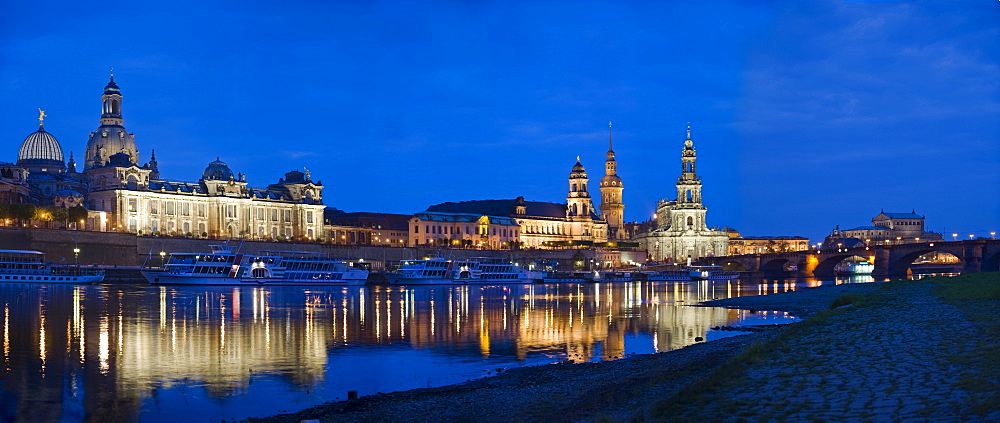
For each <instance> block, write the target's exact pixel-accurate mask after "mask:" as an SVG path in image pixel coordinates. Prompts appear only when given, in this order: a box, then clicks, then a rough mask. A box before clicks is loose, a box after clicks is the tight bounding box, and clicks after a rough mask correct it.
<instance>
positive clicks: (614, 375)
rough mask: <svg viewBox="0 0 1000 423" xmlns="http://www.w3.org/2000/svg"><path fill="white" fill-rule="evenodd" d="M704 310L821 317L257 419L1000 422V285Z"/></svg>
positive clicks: (786, 296)
mask: <svg viewBox="0 0 1000 423" xmlns="http://www.w3.org/2000/svg"><path fill="white" fill-rule="evenodd" d="M705 305H713V306H719V305H722V306H729V307H738V308H744V309H757V310H785V311H793V312H796V313H800V314H802V315H808V316H809V318H807V319H806V320H804V321H802V322H799V323H793V324H791V325H788V326H786V327H783V328H779V329H775V330H770V331H764V332H756V333H751V334H747V335H740V336H736V337H731V338H723V339H720V340H716V341H711V342H703V343H698V344H695V345H692V346H689V347H687V348H683V349H680V350H676V351H671V352H665V353H659V354H646V355H636V356H632V357H627V358H625V359H622V360H618V361H610V362H601V363H583V364H554V365H548V366H538V367H528V368H518V369H513V370H510V371H508V372H504V373H502V374H500V375H499V376H494V377H489V378H485V379H479V380H474V381H470V382H467V383H464V384H459V385H452V386H446V387H441V388H427V389H416V390H411V391H405V392H397V393H390V394H380V395H371V396H365V397H360V398H358V399H355V400H350V401H341V402H333V403H328V404H326V405H322V406H319V407H314V408H311V409H307V410H304V411H301V412H298V413H294V414H284V415H278V416H273V417H268V418H262V419H249V420H248V421H264V422H299V421H302V420H311V419H317V420H320V421H499V422H506V421H510V422H512V421H604V420H637V421H644V420H668V421H765V420H767V421H770V420H788V421H809V420H820V421H868V420H871V421H997V420H1000V369H998V368H997V367H996V366H995V365H994V364H995V363H996V361H997V360H998V359H1000V346H998V344H997V342H996V341H995V339H996V333H997V332H998V331H1000V316H998V315H997V314H996V313H995V310H996V307H997V306H1000V273H995V272H994V273H983V274H972V275H962V276H958V277H954V278H940V277H939V278H929V279H924V280H920V281H894V282H888V283H869V284H849V285H833V286H824V287H819V288H810V289H806V290H802V291H796V292H789V293H782V294H773V295H766V296H757V297H741V298H733V299H727V300H717V301H712V302H709V303H706V304H705ZM831 306H834V308H832V309H831Z"/></svg>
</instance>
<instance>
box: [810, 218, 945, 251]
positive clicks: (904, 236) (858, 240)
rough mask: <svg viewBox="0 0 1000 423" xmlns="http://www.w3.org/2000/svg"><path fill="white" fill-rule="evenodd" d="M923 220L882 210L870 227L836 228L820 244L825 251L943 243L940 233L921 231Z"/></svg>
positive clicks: (922, 229)
mask: <svg viewBox="0 0 1000 423" xmlns="http://www.w3.org/2000/svg"><path fill="white" fill-rule="evenodd" d="M925 220H926V218H925V217H924V216H922V215H919V214H917V211H916V210H911V211H910V212H909V213H905V212H903V213H894V212H886V211H885V210H882V211H880V212H879V214H878V215H877V216H875V217H873V218H872V224H871V225H869V226H858V227H855V228H851V229H845V230H841V229H840V226H837V227H836V228H835V229H834V230H833V232H831V233H830V235H828V236H827V237H826V239H825V240H824V241H823V245H824V246H825V247H827V248H834V247H838V244H839V246H844V247H853V246H856V245H885V244H896V243H912V242H926V241H942V240H943V239H944V237H943V236H942V235H941V234H940V233H936V232H928V231H926V230H925V229H924V221H925Z"/></svg>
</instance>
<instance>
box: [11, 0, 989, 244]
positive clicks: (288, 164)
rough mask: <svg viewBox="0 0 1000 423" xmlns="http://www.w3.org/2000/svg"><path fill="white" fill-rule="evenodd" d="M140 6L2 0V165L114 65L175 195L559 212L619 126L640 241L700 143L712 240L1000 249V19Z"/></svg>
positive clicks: (76, 131) (609, 8) (70, 125)
mask: <svg viewBox="0 0 1000 423" xmlns="http://www.w3.org/2000/svg"><path fill="white" fill-rule="evenodd" d="M136 3H141V2H121V3H115V2H109V3H102V4H100V5H96V4H93V3H88V2H60V1H54V2H11V1H5V2H2V3H0V5H2V7H0V9H3V13H0V90H2V93H3V95H2V97H0V115H2V116H3V119H2V120H0V136H2V137H3V138H4V139H6V140H7V141H6V142H5V143H4V145H6V146H7V147H5V148H3V149H2V150H0V160H3V161H15V160H16V159H17V150H18V147H19V146H20V143H21V142H22V141H23V140H24V138H25V137H26V136H27V135H28V134H29V133H31V132H32V131H34V130H35V128H36V117H37V111H36V108H38V107H41V108H43V109H45V110H46V112H47V114H48V118H47V119H46V128H47V130H48V131H49V132H51V133H53V134H54V135H55V136H56V137H57V138H58V139H59V141H60V142H61V144H62V146H63V149H64V151H66V153H67V155H68V152H69V151H73V152H74V154H75V156H76V157H77V158H78V159H79V157H80V156H81V155H82V151H83V148H84V146H85V144H86V140H87V136H88V134H89V133H90V131H93V130H94V129H95V128H96V127H97V126H98V119H99V116H100V95H101V90H102V88H103V87H104V84H105V83H106V82H107V77H108V69H109V68H111V67H114V68H115V80H116V81H117V82H118V84H119V86H121V88H122V92H123V94H124V96H125V99H124V103H123V112H124V116H125V127H126V128H128V129H129V131H131V132H134V133H135V134H136V143H137V144H138V147H139V149H140V159H141V161H142V162H145V161H147V160H148V159H149V152H150V150H151V149H155V150H156V156H157V159H158V161H159V163H160V169H161V172H162V174H163V176H164V177H165V178H167V179H174V180H191V181H193V180H197V179H198V178H199V177H200V175H201V171H202V170H203V169H204V168H205V165H207V164H208V162H210V161H212V160H214V159H215V157H216V156H218V157H221V158H222V160H223V161H226V162H227V163H229V165H230V167H231V168H232V169H233V170H234V171H235V172H244V173H247V175H248V180H249V182H250V184H251V185H254V186H260V187H262V186H265V185H267V184H269V183H273V182H276V181H277V179H278V178H279V177H281V176H282V175H283V173H284V172H287V171H290V170H293V169H299V170H301V169H302V168H303V167H305V168H308V169H309V170H310V171H311V172H312V175H313V178H314V179H319V180H322V182H323V183H324V185H325V187H326V188H325V190H324V198H325V203H326V204H327V205H329V206H333V207H337V208H340V209H343V210H347V211H374V212H388V213H413V212H418V211H422V210H424V208H426V207H427V206H429V205H432V204H436V203H440V202H444V201H461V200H472V199H490V198H513V197H516V196H522V195H523V196H524V197H525V198H527V199H528V200H534V201H553V202H559V201H565V196H566V191H567V183H566V177H567V176H568V173H569V170H570V167H571V166H572V165H573V163H574V162H575V158H576V156H580V157H581V159H582V162H583V164H584V165H585V166H586V167H587V170H588V171H589V173H590V176H591V179H592V181H596V180H597V179H599V178H600V176H601V175H602V174H603V161H604V153H605V151H606V150H607V137H608V133H607V129H608V128H607V123H608V121H609V120H613V121H614V122H615V124H614V137H615V151H616V152H617V155H618V163H619V165H618V169H619V174H620V175H621V177H622V178H623V180H624V183H625V187H626V188H625V193H624V195H625V203H626V209H625V214H626V218H627V219H628V220H644V219H647V218H649V217H650V216H651V214H652V212H653V211H654V210H655V206H656V201H657V200H659V199H662V198H666V197H670V198H672V197H673V196H674V195H675V193H674V183H675V181H676V178H677V176H678V173H679V170H680V165H679V154H680V149H681V147H682V143H683V139H684V129H685V125H686V124H687V123H688V122H690V123H691V125H692V131H693V138H694V140H695V146H696V147H697V149H698V156H699V161H698V165H699V168H698V170H699V173H700V174H701V176H702V179H703V182H704V184H705V187H704V198H705V203H706V205H707V206H708V207H709V214H708V221H709V224H710V225H713V226H729V227H734V228H736V229H738V230H740V231H741V232H743V233H744V234H746V235H802V236H807V237H810V238H813V239H817V238H820V237H822V236H824V235H826V234H827V233H829V231H830V229H832V228H833V227H834V226H835V225H841V226H842V227H854V226H859V225H864V224H867V223H868V222H869V220H870V219H871V218H872V217H874V216H875V215H876V214H877V213H878V212H879V211H880V210H881V209H885V210H886V211H910V210H911V209H915V210H916V211H917V212H918V213H920V214H923V215H926V216H927V225H928V228H929V229H932V230H936V231H941V232H946V233H949V234H950V233H952V232H958V233H960V234H962V236H963V237H967V236H968V234H970V233H975V234H978V235H988V232H989V231H1000V2H997V1H987V0H982V1H963V2H954V1H942V2H924V1H905V2H842V1H815V2H798V1H788V2H779V1H775V2H764V1H760V2H748V1H699V2H665V3H664V2H518V1H514V2H461V1H441V2H360V1H358V2H352V1H343V2H324V1H312V2H282V3H278V2H245V1H241V2H236V1H233V2H221V3H200V2H186V1H176V2H160V4H156V5H141V4H136ZM595 185H596V184H595ZM595 194H596V192H595Z"/></svg>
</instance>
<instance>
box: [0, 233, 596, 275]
mask: <svg viewBox="0 0 1000 423" xmlns="http://www.w3.org/2000/svg"><path fill="white" fill-rule="evenodd" d="M222 243H225V241H224V240H209V239H188V238H167V237H162V238H161V237H152V236H136V235H134V234H128V233H115V232H91V231H70V230H61V229H38V228H31V229H28V228H0V249H7V250H35V251H41V252H44V253H46V255H47V258H48V260H51V261H54V262H66V263H74V262H77V259H76V258H74V255H73V249H74V248H79V249H80V255H79V259H78V262H79V263H80V264H97V265H102V266H126V267H129V266H141V265H143V264H144V263H146V264H147V265H150V266H159V265H160V252H161V251H162V252H164V253H167V254H170V253H177V252H193V253H198V252H206V253H207V252H209V251H210V250H209V245H217V244H222ZM229 244H230V245H234V246H238V247H239V251H240V252H242V253H245V254H256V253H259V252H261V251H264V250H279V251H309V252H316V253H323V254H325V255H327V256H330V257H337V258H343V259H353V260H356V259H365V260H368V261H371V262H373V270H383V264H384V263H390V264H391V263H395V262H398V261H400V260H412V259H419V258H423V257H426V256H428V255H433V254H438V253H440V254H442V255H443V256H445V257H446V258H466V257H509V258H511V259H512V260H514V261H516V262H520V263H527V262H529V261H532V260H544V261H548V260H556V261H559V262H560V263H561V264H567V265H569V266H572V264H571V263H570V262H571V260H572V257H574V256H575V255H576V254H578V253H579V254H582V256H583V257H584V258H585V259H586V260H587V261H589V260H591V259H594V258H595V257H596V255H595V252H594V251H592V250H519V251H489V250H463V249H455V250H439V249H436V248H423V247H376V246H362V245H358V246H343V245H333V244H316V243H291V242H260V241H246V242H240V241H230V242H229Z"/></svg>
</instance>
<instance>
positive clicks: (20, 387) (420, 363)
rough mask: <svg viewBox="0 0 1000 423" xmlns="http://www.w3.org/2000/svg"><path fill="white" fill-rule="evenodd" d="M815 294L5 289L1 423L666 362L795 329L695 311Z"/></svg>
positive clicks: (294, 405)
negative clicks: (761, 330) (749, 329)
mask: <svg viewBox="0 0 1000 423" xmlns="http://www.w3.org/2000/svg"><path fill="white" fill-rule="evenodd" d="M822 283H823V282H818V281H794V280H781V281H763V282H760V281H758V282H740V281H731V282H628V283H621V282H619V283H593V284H544V285H508V286H414V287H401V286H365V287H181V286H150V285H147V284H144V283H135V284H100V285H76V286H74V285H37V284H0V305H2V307H3V311H2V313H3V315H2V323H3V370H2V372H0V420H4V421H9V420H23V421H60V420H62V421H78V420H85V419H86V420H96V421H135V420H141V421H150V422H157V421H177V420H182V419H189V420H196V421H222V420H232V419H240V418H246V417H253V416H267V415H273V414H277V413H281V412H291V411H297V410H299V409H302V408H305V407H309V406H312V405H317V404H320V403H323V402H326V401H331V400H337V399H345V398H346V396H347V392H348V391H349V390H356V391H358V393H359V394H360V395H368V394H373V393H377V392H392V391H399V390H406V389H412V388H420V387H431V386H442V385H448V384H452V383H458V382H463V381H466V380H470V379H475V378H479V377H483V376H488V375H491V374H495V372H497V371H498V370H500V369H506V368H511V367H517V366H531V365H541V364H548V363H555V362H560V361H567V360H570V361H600V360H613V359H617V358H620V357H623V356H627V355H630V354H642V353H654V352H661V351H669V350H673V349H677V348H682V347H684V346H686V345H690V344H691V343H694V342H696V339H698V338H704V339H707V340H712V339H716V338H720V337H723V336H731V335H733V334H735V332H732V331H720V330H712V329H711V328H713V327H716V326H738V325H754V324H778V323H788V322H791V321H794V318H793V317H791V316H789V315H787V314H785V313H776V312H767V311H760V312H755V313H750V312H747V311H742V310H727V309H723V308H714V307H690V306H689V305H691V304H696V303H698V302H699V301H703V300H708V299H713V298H729V297H734V296H744V295H763V294H768V293H774V292H782V291H787V290H794V289H802V288H804V287H807V286H815V285H819V284H822ZM827 283H834V282H827Z"/></svg>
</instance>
